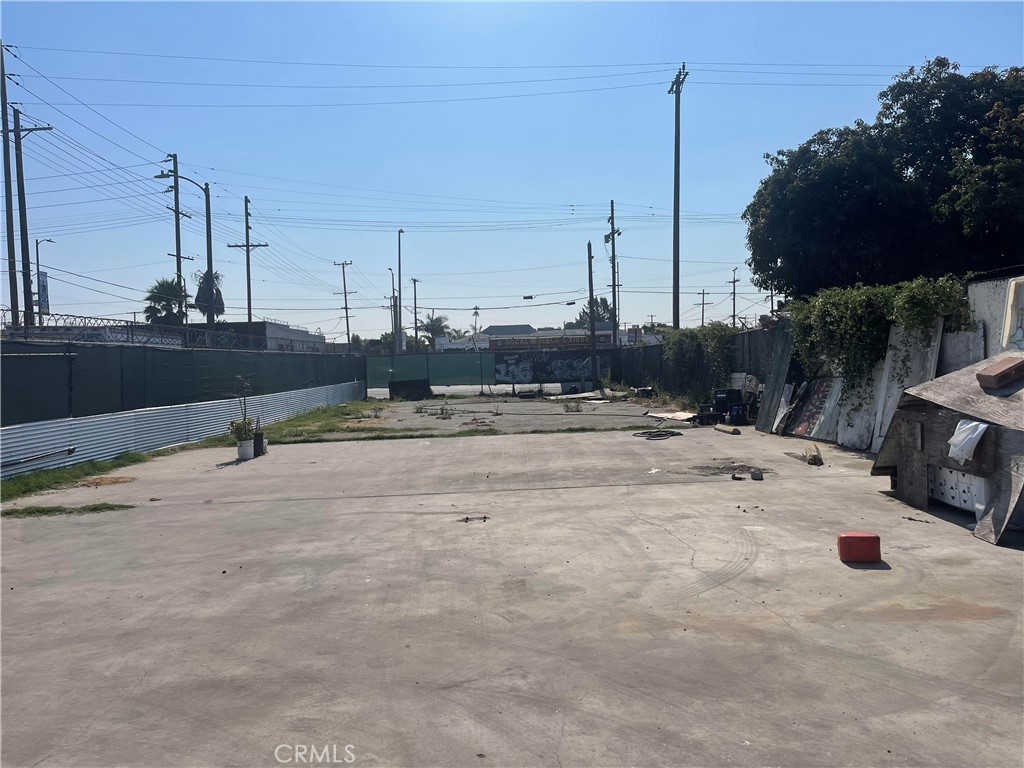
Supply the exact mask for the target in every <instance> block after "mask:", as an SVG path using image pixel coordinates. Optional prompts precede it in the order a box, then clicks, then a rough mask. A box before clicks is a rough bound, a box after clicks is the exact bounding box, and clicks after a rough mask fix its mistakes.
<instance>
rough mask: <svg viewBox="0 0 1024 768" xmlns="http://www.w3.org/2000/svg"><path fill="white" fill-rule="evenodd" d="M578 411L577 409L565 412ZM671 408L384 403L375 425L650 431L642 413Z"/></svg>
mask: <svg viewBox="0 0 1024 768" xmlns="http://www.w3.org/2000/svg"><path fill="white" fill-rule="evenodd" d="M566 403H569V407H570V408H579V409H580V410H579V411H567V410H566ZM670 410H675V409H674V407H673V408H669V407H661V406H655V405H650V404H645V403H640V402H630V401H624V400H620V401H617V402H588V401H586V400H579V401H576V402H572V401H566V400H548V399H532V400H520V399H518V398H516V397H512V396H509V397H504V398H502V397H495V398H480V399H477V398H473V399H458V400H422V401H418V402H413V401H410V402H388V403H387V404H386V407H385V410H384V413H383V414H382V418H381V419H380V421H379V423H378V421H377V420H374V424H378V425H379V426H381V427H385V428H387V429H395V430H399V431H404V430H422V431H427V432H430V433H432V434H445V433H450V432H460V431H464V430H467V429H493V430H497V431H499V432H502V433H507V434H512V433H521V432H536V431H539V430H544V431H552V432H554V431H558V430H561V429H579V428H584V429H621V428H627V427H635V428H636V429H654V428H655V427H657V425H658V422H659V420H658V419H653V418H651V417H650V416H644V415H643V414H644V412H646V411H655V412H659V413H660V412H662V411H670ZM688 426H689V424H687V423H685V422H682V421H671V422H668V421H666V422H665V424H664V425H663V428H666V429H668V428H671V429H685V428H687V427H688Z"/></svg>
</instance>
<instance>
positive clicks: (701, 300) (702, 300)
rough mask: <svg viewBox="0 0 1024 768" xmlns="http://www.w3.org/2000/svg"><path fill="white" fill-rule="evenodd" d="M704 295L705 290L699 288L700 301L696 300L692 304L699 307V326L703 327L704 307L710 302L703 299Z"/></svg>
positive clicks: (705, 293)
mask: <svg viewBox="0 0 1024 768" xmlns="http://www.w3.org/2000/svg"><path fill="white" fill-rule="evenodd" d="M706 295H707V291H705V290H703V289H701V292H700V301H698V302H696V303H695V304H694V306H695V307H700V325H701V328H703V327H704V307H706V306H707V305H708V304H710V303H711V302H710V301H704V297H705V296H706Z"/></svg>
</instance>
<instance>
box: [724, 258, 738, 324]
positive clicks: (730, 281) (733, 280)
mask: <svg viewBox="0 0 1024 768" xmlns="http://www.w3.org/2000/svg"><path fill="white" fill-rule="evenodd" d="M737 269H738V267H733V268H732V280H728V281H727V282H729V283H732V327H733V328H735V327H736V283H738V282H739V281H740V280H739V278H738V277H736V270H737Z"/></svg>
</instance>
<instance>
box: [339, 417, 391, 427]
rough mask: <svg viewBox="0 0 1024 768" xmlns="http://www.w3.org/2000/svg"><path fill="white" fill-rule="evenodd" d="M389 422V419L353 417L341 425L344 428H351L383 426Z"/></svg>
mask: <svg viewBox="0 0 1024 768" xmlns="http://www.w3.org/2000/svg"><path fill="white" fill-rule="evenodd" d="M387 423H388V420H387V419H374V418H367V419H351V420H350V421H347V422H345V423H344V424H342V425H341V428H342V429H350V428H352V427H383V426H384V425H386V424H387Z"/></svg>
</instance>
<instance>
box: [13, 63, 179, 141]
mask: <svg viewBox="0 0 1024 768" xmlns="http://www.w3.org/2000/svg"><path fill="white" fill-rule="evenodd" d="M13 47H17V46H8V45H5V46H4V50H6V51H7V52H8V53H10V54H11V55H12V56H13V57H14V58H16V59H17V60H18V61H20V62H21V63H22V64H24V65H25V66H26V67H28V68H29V69H31V70H32V71H33V72H35V73H36V74H37V75H39V76H40V77H42V78H43V79H44V80H46V81H47V82H48V83H50V84H51V85H52V86H53V87H54V88H57V89H58V90H60V91H61V92H63V93H66V94H67V95H68V96H70V97H71V98H72V99H74V100H75V103H76V104H79V105H81V106H83V107H85V108H86V109H88V110H89V111H90V112H92V113H93V114H94V115H96V116H97V117H100V118H102V119H103V120H106V121H107V122H108V123H110V124H111V125H112V126H114V127H115V128H117V129H118V130H121V131H124V132H125V133H127V134H128V135H129V136H131V137H132V138H134V139H136V140H138V141H141V142H142V143H143V144H145V145H146V146H147V147H150V148H152V149H155V150H156V151H157V152H164V150H162V149H160V147H158V146H156V145H155V144H151V143H150V142H148V141H146V140H145V139H144V138H142V137H141V136H139V135H138V134H136V133H133V132H132V131H130V130H128V129H127V128H125V127H124V126H123V125H121V124H119V123H116V122H114V121H113V120H111V119H110V118H109V117H107V116H106V115H104V114H103V113H102V112H97V111H96V110H95V109H94V108H93V107H91V106H89V105H88V104H86V103H85V102H84V101H82V100H81V99H79V98H78V97H77V96H75V94H73V93H71V92H70V91H69V90H67V89H66V88H64V87H63V86H60V85H58V84H57V83H55V82H53V81H52V80H50V78H48V77H47V76H46V75H44V74H43V73H42V72H40V71H39V70H38V69H36V68H35V67H33V66H32V65H31V64H29V63H28V62H27V61H25V60H24V59H23V58H22V57H21V56H19V55H18V54H16V53H14V52H13V51H12V50H11V48H13ZM12 82H13V81H12ZM16 85H17V86H18V87H19V88H21V89H22V90H24V91H28V93H32V91H29V90H28V88H26V87H25V86H24V85H22V84H21V83H16ZM32 95H33V96H35V97H36V98H37V99H41V97H40V96H37V95H36V94H34V93H32ZM43 103H44V104H49V106H51V107H53V108H54V109H56V106H55V105H53V104H50V103H49V102H47V101H45V100H43ZM60 106H73V105H71V104H61V105H60ZM57 111H58V112H59V111H60V110H57ZM61 114H65V113H63V112H61ZM65 116H66V117H68V118H70V119H72V120H74V118H72V117H71V116H70V115H65ZM75 122H76V123H77V122H78V121H77V120H75ZM78 124H79V125H82V126H83V127H87V126H84V124H82V123H78ZM89 130H90V131H92V129H91V128H89ZM93 133H96V132H95V131H93ZM97 135H99V134H97ZM107 141H110V142H111V143H112V144H114V143H115V142H114V141H113V140H112V139H107ZM117 146H119V147H120V146H121V145H120V144H118V145H117ZM121 149H124V150H125V151H126V152H129V153H131V154H133V155H135V156H136V157H137V158H139V159H140V160H145V159H146V158H145V157H143V156H142V155H139V154H137V153H135V152H132V151H131V150H130V149H125V148H124V147H121ZM165 154H166V153H165Z"/></svg>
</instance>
